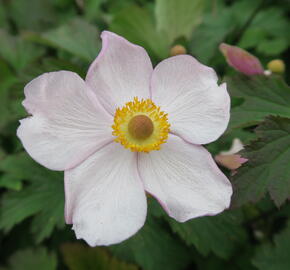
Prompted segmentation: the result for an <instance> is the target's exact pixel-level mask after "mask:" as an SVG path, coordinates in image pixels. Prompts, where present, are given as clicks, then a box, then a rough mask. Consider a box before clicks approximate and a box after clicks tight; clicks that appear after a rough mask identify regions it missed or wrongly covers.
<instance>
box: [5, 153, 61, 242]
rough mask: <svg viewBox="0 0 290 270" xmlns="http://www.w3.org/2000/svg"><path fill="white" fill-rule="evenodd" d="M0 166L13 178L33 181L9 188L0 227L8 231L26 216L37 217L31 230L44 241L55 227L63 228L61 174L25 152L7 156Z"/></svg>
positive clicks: (39, 240) (37, 239)
mask: <svg viewBox="0 0 290 270" xmlns="http://www.w3.org/2000/svg"><path fill="white" fill-rule="evenodd" d="M0 169H1V170H2V171H3V172H4V173H6V174H8V175H9V176H10V177H14V178H18V179H22V180H27V181H29V182H30V184H29V185H27V186H25V188H23V189H22V190H20V191H9V192H6V193H5V194H4V195H3V197H2V200H1V208H0V229H3V230H4V231H5V232H7V231H9V230H10V229H11V228H13V227H14V226H15V225H16V224H18V223H19V222H21V221H23V220H24V219H26V218H28V217H31V216H34V217H33V220H32V224H31V230H32V232H33V233H34V236H35V240H36V242H41V241H42V240H43V239H44V238H46V237H48V236H49V235H50V234H51V232H52V230H53V229H54V228H55V227H59V228H61V227H63V225H64V218H63V211H64V210H63V209H64V194H63V181H62V175H61V174H59V173H56V172H51V171H48V170H46V169H45V168H43V167H41V166H40V165H38V164H36V163H35V162H34V161H32V160H31V159H30V158H29V157H28V156H27V155H26V154H24V153H22V154H19V155H15V156H9V157H8V158H6V159H4V161H1V163H0Z"/></svg>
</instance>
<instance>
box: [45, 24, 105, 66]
mask: <svg viewBox="0 0 290 270" xmlns="http://www.w3.org/2000/svg"><path fill="white" fill-rule="evenodd" d="M42 38H43V39H44V40H42V41H41V42H44V41H46V42H47V45H51V46H53V47H56V48H58V49H62V50H64V51H67V52H69V53H71V54H72V55H74V56H78V57H80V58H81V59H83V60H85V61H86V62H92V61H93V60H94V58H95V57H96V56H97V53H98V51H99V49H100V42H99V31H98V29H97V27H96V26H94V25H91V24H89V23H88V22H86V21H84V20H82V19H81V18H75V19H73V20H71V21H70V22H69V23H67V24H64V25H61V26H59V27H58V28H56V29H54V30H51V31H49V32H46V33H44V34H43V35H42Z"/></svg>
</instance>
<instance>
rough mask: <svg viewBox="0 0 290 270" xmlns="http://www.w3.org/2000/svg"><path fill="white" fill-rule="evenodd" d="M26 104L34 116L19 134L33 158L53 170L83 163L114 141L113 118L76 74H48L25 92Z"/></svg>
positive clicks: (66, 72)
mask: <svg viewBox="0 0 290 270" xmlns="http://www.w3.org/2000/svg"><path fill="white" fill-rule="evenodd" d="M24 93H25V97H26V98H25V100H24V101H23V105H24V106H25V108H26V110H27V111H28V112H29V113H31V114H32V115H33V116H31V117H28V118H25V119H23V120H21V121H20V123H21V125H20V126H19V128H18V130H17V135H18V137H19V138H20V140H21V141H22V144H23V146H24V148H25V150H26V151H27V152H28V153H29V154H30V155H31V157H32V158H33V159H35V160H36V161H37V162H39V163H40V164H42V165H43V166H45V167H47V168H49V169H52V170H65V169H68V168H72V167H74V166H75V165H77V164H79V163H80V162H82V161H83V160H84V159H86V158H87V157H88V156H89V155H90V154H92V153H93V152H95V151H96V150H97V149H98V148H99V147H101V146H103V145H104V144H106V143H108V142H109V141H112V140H113V137H112V135H111V132H112V129H111V123H112V122H113V119H112V116H111V115H109V114H108V113H107V112H106V111H105V110H104V109H103V108H102V107H101V105H100V104H99V103H98V101H97V99H96V97H95V96H94V94H93V93H92V92H91V90H90V89H89V88H88V86H87V85H86V84H85V82H84V81H83V80H82V79H81V78H80V77H79V76H78V75H77V74H75V73H73V72H69V71H59V72H51V73H45V74H43V75H41V76H39V77H37V78H36V79H34V80H33V81H31V82H30V83H29V84H27V85H26V87H25V89H24Z"/></svg>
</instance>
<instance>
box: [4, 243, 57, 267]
mask: <svg viewBox="0 0 290 270" xmlns="http://www.w3.org/2000/svg"><path fill="white" fill-rule="evenodd" d="M0 269H2V268H0ZM39 269H41V270H56V269H57V258H56V255H55V254H54V253H48V252H47V250H46V249H45V248H43V247H39V248H37V249H24V250H19V251H17V252H15V253H14V254H13V255H12V256H11V257H10V258H9V260H8V266H7V268H6V267H5V268H3V270H39Z"/></svg>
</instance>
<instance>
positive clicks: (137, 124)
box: [128, 115, 154, 140]
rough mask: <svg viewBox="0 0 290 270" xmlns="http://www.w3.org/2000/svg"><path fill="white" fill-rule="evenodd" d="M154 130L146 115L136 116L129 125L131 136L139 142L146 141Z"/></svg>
mask: <svg viewBox="0 0 290 270" xmlns="http://www.w3.org/2000/svg"><path fill="white" fill-rule="evenodd" d="M153 129H154V126H153V122H152V120H151V119H150V118H149V117H148V116H146V115H136V116H134V117H133V118H132V119H131V120H130V122H129V124H128V130H129V132H130V134H131V135H132V136H133V137H134V138H136V139H137V140H144V139H147V138H148V137H150V136H151V134H152V133H153Z"/></svg>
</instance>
